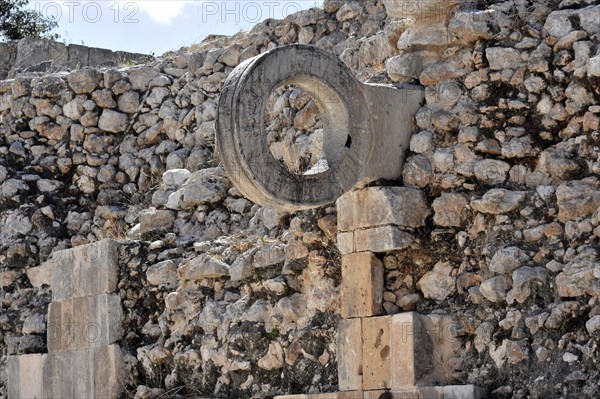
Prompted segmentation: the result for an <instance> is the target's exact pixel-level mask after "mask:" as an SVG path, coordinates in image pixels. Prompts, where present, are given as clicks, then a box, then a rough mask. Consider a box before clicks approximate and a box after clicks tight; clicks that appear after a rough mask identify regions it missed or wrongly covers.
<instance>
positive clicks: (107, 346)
mask: <svg viewBox="0 0 600 399" xmlns="http://www.w3.org/2000/svg"><path fill="white" fill-rule="evenodd" d="M117 252H118V243H116V242H115V241H112V240H104V241H100V242H98V243H94V244H89V245H84V246H80V247H77V248H74V249H67V250H63V251H59V252H55V253H54V256H53V258H52V259H51V260H49V261H48V262H46V263H44V264H43V265H41V266H39V269H45V274H46V275H47V276H51V278H50V279H48V281H46V282H45V283H46V284H48V283H50V284H51V286H52V287H53V291H52V303H50V306H49V308H48V336H47V344H48V353H47V354H35V355H19V356H9V357H8V359H7V367H8V377H7V382H8V394H7V396H8V399H19V398H40V399H42V398H48V399H52V398H73V399H77V398H105V399H113V398H118V397H119V395H120V393H121V392H122V389H123V375H122V369H123V365H122V362H123V360H122V353H121V349H120V347H119V346H118V344H116V342H117V341H119V340H120V339H121V338H122V334H123V327H122V318H123V315H122V310H121V299H120V297H119V295H118V294H114V292H115V290H116V281H117V267H118V266H117Z"/></svg>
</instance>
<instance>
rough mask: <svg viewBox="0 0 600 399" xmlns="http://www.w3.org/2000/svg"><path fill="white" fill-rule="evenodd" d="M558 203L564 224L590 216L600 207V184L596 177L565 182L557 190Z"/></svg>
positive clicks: (559, 218)
mask: <svg viewBox="0 0 600 399" xmlns="http://www.w3.org/2000/svg"><path fill="white" fill-rule="evenodd" d="M556 202H557V203H558V220H560V221H561V222H563V223H566V222H568V221H569V220H577V219H579V218H582V217H584V216H589V215H591V214H592V213H594V212H595V211H596V209H598V207H600V183H599V182H598V179H596V178H595V177H588V178H585V179H582V180H575V181H570V182H565V183H563V184H561V185H560V186H558V189H557V190H556Z"/></svg>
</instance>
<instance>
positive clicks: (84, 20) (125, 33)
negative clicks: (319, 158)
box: [29, 0, 322, 55]
mask: <svg viewBox="0 0 600 399" xmlns="http://www.w3.org/2000/svg"><path fill="white" fill-rule="evenodd" d="M321 4H322V0H321V1H319V0H280V1H267V0H260V1H252V0H249V1H248V0H227V1H202V0H135V1H128V0H95V1H91V0H56V1H52V0H30V3H29V6H30V7H31V8H33V9H36V10H38V11H40V12H41V13H42V14H43V15H46V16H51V17H55V18H56V20H57V21H58V28H56V29H55V30H54V33H57V34H59V35H60V38H59V41H61V42H64V43H65V44H71V43H73V44H84V45H86V46H90V47H101V48H107V49H111V50H121V51H130V52H136V53H143V54H154V55H162V54H164V53H165V52H167V51H174V50H178V49H179V48H181V47H183V46H189V45H191V44H194V43H199V42H200V41H202V39H203V38H205V37H206V36H207V35H210V34H221V35H232V34H235V33H237V32H240V31H247V30H249V29H251V28H252V27H253V26H254V25H255V24H256V23H258V22H260V21H263V20H265V19H267V18H275V19H281V18H284V17H285V16H286V15H289V14H292V13H294V12H296V11H299V10H302V9H307V8H311V7H315V6H320V5H321Z"/></svg>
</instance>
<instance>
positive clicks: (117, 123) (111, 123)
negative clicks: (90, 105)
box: [98, 109, 128, 133]
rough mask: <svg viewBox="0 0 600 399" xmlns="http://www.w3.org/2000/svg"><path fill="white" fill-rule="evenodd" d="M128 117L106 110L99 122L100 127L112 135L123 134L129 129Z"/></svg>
mask: <svg viewBox="0 0 600 399" xmlns="http://www.w3.org/2000/svg"><path fill="white" fill-rule="evenodd" d="M127 122H128V118H127V115H125V114H122V113H120V112H116V111H113V110H110V109H105V110H104V111H102V115H100V119H99V120H98V127H99V128H100V129H102V130H106V131H107V132H111V133H121V132H124V131H125V130H126V129H127Z"/></svg>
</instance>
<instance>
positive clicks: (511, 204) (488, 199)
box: [471, 188, 526, 215]
mask: <svg viewBox="0 0 600 399" xmlns="http://www.w3.org/2000/svg"><path fill="white" fill-rule="evenodd" d="M525 195H526V192H523V191H510V190H506V189H503V188H493V189H491V190H489V191H488V192H487V193H485V194H484V195H483V198H482V199H478V200H473V201H471V207H472V208H473V209H475V210H476V211H479V212H483V213H491V214H495V215H498V214H502V213H507V212H510V211H512V210H514V209H516V208H517V207H518V206H519V205H520V204H521V203H522V202H523V200H524V199H525Z"/></svg>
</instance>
